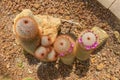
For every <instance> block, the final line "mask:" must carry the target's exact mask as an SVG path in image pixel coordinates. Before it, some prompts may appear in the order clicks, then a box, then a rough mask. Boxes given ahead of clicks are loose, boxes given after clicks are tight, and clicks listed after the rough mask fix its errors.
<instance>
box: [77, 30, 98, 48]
mask: <svg viewBox="0 0 120 80" xmlns="http://www.w3.org/2000/svg"><path fill="white" fill-rule="evenodd" d="M78 42H79V43H80V44H82V47H84V48H85V49H86V50H91V49H95V48H96V47H97V46H98V37H97V35H96V34H95V33H94V32H93V31H91V30H86V31H84V32H83V33H81V35H80V37H79V38H78Z"/></svg>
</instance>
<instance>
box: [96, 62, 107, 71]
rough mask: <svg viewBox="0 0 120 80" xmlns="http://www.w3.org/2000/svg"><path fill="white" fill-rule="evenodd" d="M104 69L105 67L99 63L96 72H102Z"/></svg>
mask: <svg viewBox="0 0 120 80" xmlns="http://www.w3.org/2000/svg"><path fill="white" fill-rule="evenodd" d="M104 67H105V65H104V64H103V63H100V64H99V65H97V70H102V69H103V68H104Z"/></svg>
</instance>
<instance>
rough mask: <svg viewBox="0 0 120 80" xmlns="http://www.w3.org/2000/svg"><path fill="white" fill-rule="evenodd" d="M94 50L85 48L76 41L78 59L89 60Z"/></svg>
mask: <svg viewBox="0 0 120 80" xmlns="http://www.w3.org/2000/svg"><path fill="white" fill-rule="evenodd" d="M92 51H93V50H86V49H83V48H82V47H81V46H80V44H79V43H78V42H77V43H76V58H77V59H79V60H82V61H84V60H87V59H88V58H89V57H90V53H91V52H92Z"/></svg>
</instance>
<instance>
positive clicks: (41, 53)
mask: <svg viewBox="0 0 120 80" xmlns="http://www.w3.org/2000/svg"><path fill="white" fill-rule="evenodd" d="M49 51H50V50H49V48H46V47H43V46H40V47H38V48H37V49H36V51H35V57H36V58H37V59H39V60H41V61H48V60H47V55H48V52H49Z"/></svg>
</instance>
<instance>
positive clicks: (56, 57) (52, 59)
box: [47, 48, 58, 62]
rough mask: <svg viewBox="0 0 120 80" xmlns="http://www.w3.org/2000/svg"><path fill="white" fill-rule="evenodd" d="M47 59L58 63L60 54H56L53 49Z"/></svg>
mask: <svg viewBox="0 0 120 80" xmlns="http://www.w3.org/2000/svg"><path fill="white" fill-rule="evenodd" d="M47 59H48V61H49V62H51V61H56V60H57V59H58V54H57V53H56V52H55V50H54V48H51V50H50V52H49V53H48V58H47Z"/></svg>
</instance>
